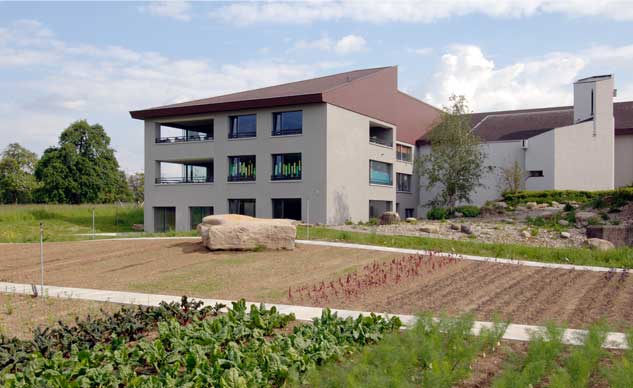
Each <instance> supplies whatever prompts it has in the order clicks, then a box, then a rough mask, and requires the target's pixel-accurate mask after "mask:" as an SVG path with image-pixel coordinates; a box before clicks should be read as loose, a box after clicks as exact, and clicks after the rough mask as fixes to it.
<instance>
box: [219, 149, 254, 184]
mask: <svg viewBox="0 0 633 388" xmlns="http://www.w3.org/2000/svg"><path fill="white" fill-rule="evenodd" d="M228 158H229V164H228V166H229V173H228V175H227V178H226V179H227V182H254V181H256V180H257V155H232V156H228ZM236 158H244V159H251V158H252V161H253V165H252V173H250V172H249V171H247V172H246V174H242V173H240V172H239V171H238V172H237V174H232V172H231V170H232V167H233V165H234V163H232V162H233V159H236ZM244 163H248V162H244ZM246 168H247V170H248V168H249V167H248V166H246Z"/></svg>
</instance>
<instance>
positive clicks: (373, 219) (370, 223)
mask: <svg viewBox="0 0 633 388" xmlns="http://www.w3.org/2000/svg"><path fill="white" fill-rule="evenodd" d="M378 224H379V222H378V218H376V217H372V218H370V219H369V221H367V222H366V223H365V225H370V226H374V225H378Z"/></svg>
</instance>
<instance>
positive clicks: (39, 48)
mask: <svg viewBox="0 0 633 388" xmlns="http://www.w3.org/2000/svg"><path fill="white" fill-rule="evenodd" d="M37 25H38V24H35V23H33V24H32V26H37ZM22 27H23V25H21V24H17V23H14V24H12V25H9V26H8V27H6V28H3V29H1V30H0V32H1V33H0V36H6V35H9V36H11V39H0V69H2V71H3V72H5V71H25V70H27V71H28V74H29V76H28V78H27V79H18V78H15V79H14V78H11V77H1V76H0V88H1V89H2V90H8V91H11V92H10V93H5V94H4V95H2V96H0V117H2V122H1V123H0V132H2V133H3V134H5V137H6V136H10V137H11V141H18V142H20V143H23V144H24V145H25V146H27V147H29V148H32V149H33V150H34V151H37V152H38V153H41V152H42V151H43V150H44V148H46V147H48V146H51V145H54V144H55V143H56V140H57V136H58V135H59V132H60V131H61V130H62V129H63V128H65V127H66V126H68V124H69V123H71V122H72V121H74V120H77V119H81V118H87V119H88V120H89V121H90V122H100V123H101V124H102V125H104V127H105V128H106V130H107V131H108V133H109V134H110V135H111V137H112V141H113V146H114V147H115V149H117V150H118V154H117V156H118V157H119V161H120V162H121V165H122V166H123V167H124V168H126V169H127V170H128V171H136V170H140V169H142V167H143V158H142V155H143V141H142V124H141V123H140V122H138V121H137V120H133V119H131V118H130V116H129V114H128V111H130V110H134V109H142V108H147V107H151V106H157V105H163V104H169V103H174V102H180V101H185V100H191V99H196V98H204V97H209V96H213V95H219V94H224V93H230V92H235V91H239V90H246V89H252V88H256V87H262V86H268V85H273V84H278V83H284V82H289V81H296V80H300V79H304V78H310V77H313V76H316V75H318V74H319V72H321V71H323V70H325V69H333V68H338V67H340V66H345V65H347V64H344V63H340V62H316V63H305V64H301V63H295V62H292V61H290V62H280V61H274V60H268V61H248V62H241V63H226V64H217V63H216V62H212V61H211V60H207V59H202V58H195V59H186V58H177V59H174V58H169V57H166V56H163V55H161V54H158V53H154V52H140V51H134V50H130V49H128V48H125V47H118V46H94V45H76V44H69V43H68V42H65V41H62V40H59V39H58V38H56V37H55V36H54V35H52V34H51V35H48V38H46V39H44V38H43V36H44V34H45V32H46V31H47V30H46V29H45V28H44V27H43V26H41V25H39V28H31V29H26V30H25V29H23V28H22ZM6 53H11V54H12V56H11V57H9V58H7V55H6ZM139 155H140V156H139Z"/></svg>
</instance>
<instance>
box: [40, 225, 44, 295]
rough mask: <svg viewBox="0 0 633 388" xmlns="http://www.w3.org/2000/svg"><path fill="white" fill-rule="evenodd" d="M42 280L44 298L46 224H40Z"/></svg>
mask: <svg viewBox="0 0 633 388" xmlns="http://www.w3.org/2000/svg"><path fill="white" fill-rule="evenodd" d="M40 280H41V285H42V290H41V291H42V297H44V224H43V223H41V222H40Z"/></svg>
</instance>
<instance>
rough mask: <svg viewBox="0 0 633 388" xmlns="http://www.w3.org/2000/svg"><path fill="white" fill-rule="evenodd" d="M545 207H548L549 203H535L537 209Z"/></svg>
mask: <svg viewBox="0 0 633 388" xmlns="http://www.w3.org/2000/svg"><path fill="white" fill-rule="evenodd" d="M547 207H549V205H548V204H546V203H539V204H537V205H536V208H537V209H545V208H547Z"/></svg>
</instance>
